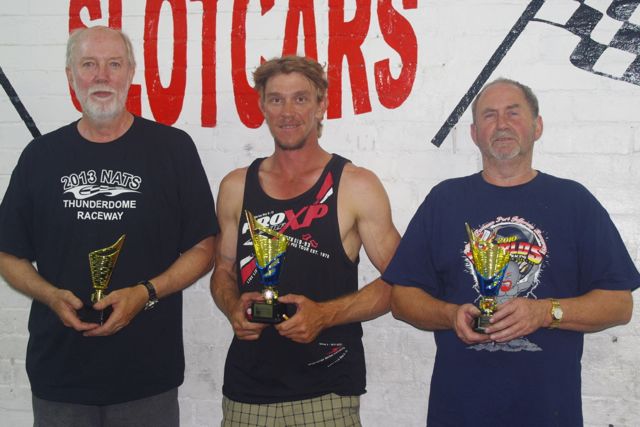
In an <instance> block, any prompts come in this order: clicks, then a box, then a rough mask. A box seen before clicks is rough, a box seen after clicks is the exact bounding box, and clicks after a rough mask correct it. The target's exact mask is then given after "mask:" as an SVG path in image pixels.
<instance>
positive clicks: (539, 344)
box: [383, 79, 640, 427]
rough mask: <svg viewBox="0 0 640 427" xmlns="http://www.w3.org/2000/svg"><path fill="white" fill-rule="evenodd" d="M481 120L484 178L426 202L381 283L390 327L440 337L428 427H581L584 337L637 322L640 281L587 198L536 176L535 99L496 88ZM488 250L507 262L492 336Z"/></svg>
mask: <svg viewBox="0 0 640 427" xmlns="http://www.w3.org/2000/svg"><path fill="white" fill-rule="evenodd" d="M472 110H473V124H472V125H471V136H472V138H473V141H474V142H475V144H476V145H477V146H478V148H479V149H480V152H481V154H482V162H483V170H482V171H481V172H480V173H477V174H474V175H471V176H468V177H463V178H457V179H450V180H447V181H444V182H442V183H440V184H438V185H437V186H436V187H434V188H433V189H432V190H431V192H430V193H429V195H428V196H427V198H426V199H425V201H424V202H423V204H422V205H421V206H420V208H419V209H418V211H417V212H416V214H415V216H414V218H413V219H412V221H411V223H410V224H409V227H408V228H407V231H406V233H405V235H404V237H403V239H402V241H401V244H400V246H399V247H398V250H397V252H396V255H395V257H394V259H393V260H392V262H391V263H390V265H389V267H388V268H387V270H386V271H385V273H384V275H383V279H385V280H386V281H388V282H389V283H393V284H395V285H396V286H394V288H393V293H392V311H393V314H394V316H395V317H396V318H398V319H401V320H404V321H406V322H408V323H410V324H412V325H414V326H416V327H417V328H420V329H426V330H431V331H434V335H435V341H436V345H437V353H436V360H435V365H434V370H433V376H432V380H431V391H430V397H429V414H428V418H427V425H428V426H470V425H473V426H474V427H478V426H492V427H493V426H515V425H517V426H532V427H533V426H536V427H537V426H563V427H566V426H581V425H582V404H581V392H580V381H581V379H580V370H581V366H580V359H581V357H582V348H583V335H584V333H585V332H595V331H600V330H603V329H606V328H609V327H611V326H614V325H620V324H624V323H627V322H629V320H630V318H631V313H632V304H633V301H632V297H631V291H632V290H634V289H635V288H637V287H638V285H639V284H640V275H639V274H638V271H637V269H636V267H635V266H634V264H633V262H632V261H631V259H630V257H629V254H628V252H627V250H626V248H625V246H624V244H623V242H622V240H621V238H620V235H619V234H618V231H617V230H616V228H615V226H614V225H613V223H612V221H611V219H610V218H609V215H608V214H607V212H606V211H605V209H604V208H603V207H602V206H601V205H600V203H598V201H597V200H596V199H595V198H594V197H593V196H592V195H591V194H590V193H589V192H588V191H587V190H586V189H585V188H584V187H583V186H581V185H580V184H578V183H576V182H573V181H569V180H566V179H560V178H556V177H553V176H550V175H547V174H544V173H542V172H539V171H537V170H535V169H533V168H532V155H533V146H534V143H535V141H537V140H538V139H539V138H540V136H541V134H542V129H543V125H542V118H541V117H540V115H539V114H538V101H537V99H536V97H535V95H534V94H533V93H532V91H531V89H530V88H528V87H527V86H525V85H522V84H521V83H518V82H515V81H512V80H508V79H498V80H496V81H494V82H491V83H489V84H488V85H487V86H485V88H484V89H483V90H482V91H481V92H480V94H479V95H478V97H477V98H476V100H475V101H474V103H473V105H472ZM465 224H469V226H470V228H471V230H470V233H471V234H469V233H468V232H467V229H466V227H465ZM470 240H472V242H470ZM481 241H483V242H482V244H486V245H489V244H490V245H494V247H497V248H500V251H502V252H503V253H504V254H505V256H506V259H505V265H504V267H502V268H501V269H500V272H501V273H502V274H504V277H503V279H502V282H501V283H500V284H499V288H497V296H496V299H497V303H498V308H497V311H495V313H494V314H493V316H492V318H491V321H490V324H489V326H488V327H487V328H486V330H485V332H486V333H479V332H476V331H474V327H473V325H474V321H475V320H476V318H478V317H479V316H480V314H481V312H480V310H479V309H478V308H477V304H478V301H479V300H480V297H481V295H480V287H481V285H482V283H479V279H478V276H477V274H476V271H475V270H476V268H479V266H477V265H475V262H474V257H473V255H472V252H473V250H472V248H471V245H472V244H474V242H475V243H477V242H481Z"/></svg>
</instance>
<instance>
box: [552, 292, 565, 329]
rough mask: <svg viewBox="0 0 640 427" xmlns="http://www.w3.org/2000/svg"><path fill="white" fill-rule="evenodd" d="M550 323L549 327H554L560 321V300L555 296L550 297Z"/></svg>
mask: <svg viewBox="0 0 640 427" xmlns="http://www.w3.org/2000/svg"><path fill="white" fill-rule="evenodd" d="M550 301H551V325H549V329H555V328H557V327H558V326H560V322H561V321H562V307H560V301H558V300H557V299H555V298H551V299H550Z"/></svg>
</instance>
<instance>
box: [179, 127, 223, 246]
mask: <svg viewBox="0 0 640 427" xmlns="http://www.w3.org/2000/svg"><path fill="white" fill-rule="evenodd" d="M179 151H180V152H179V154H178V156H179V158H180V163H181V164H180V165H179V169H178V170H179V179H180V183H179V188H180V210H181V212H180V213H181V228H182V237H181V241H180V250H181V252H186V251H187V250H189V249H191V248H192V247H193V246H195V245H196V244H197V243H198V242H200V241H201V240H203V239H205V238H207V237H209V236H212V235H216V234H218V232H219V226H218V220H217V217H216V212H215V205H214V201H213V195H212V193H211V187H210V186H209V181H208V180H207V175H206V173H205V171H204V167H203V166H202V162H201V160H200V156H199V155H198V151H197V150H196V147H195V144H194V143H193V140H192V139H191V138H190V137H189V136H188V135H186V134H185V141H183V143H182V144H180V148H179Z"/></svg>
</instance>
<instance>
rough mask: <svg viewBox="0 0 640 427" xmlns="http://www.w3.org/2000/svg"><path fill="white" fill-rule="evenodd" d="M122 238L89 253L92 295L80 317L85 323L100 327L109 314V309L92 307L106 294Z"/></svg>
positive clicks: (123, 236)
mask: <svg viewBox="0 0 640 427" xmlns="http://www.w3.org/2000/svg"><path fill="white" fill-rule="evenodd" d="M124 238H125V235H124V234H123V235H122V236H120V238H119V239H118V240H117V241H116V242H115V243H114V244H113V245H111V246H108V247H106V248H102V249H97V250H95V251H92V252H89V271H90V272H91V282H92V285H93V293H92V294H91V297H90V300H89V301H90V302H87V303H85V308H84V310H83V314H82V316H81V317H82V320H83V321H85V322H89V323H98V324H100V325H102V324H103V323H104V322H106V320H107V318H108V317H109V315H110V314H111V311H112V310H111V307H108V308H107V309H104V310H94V309H93V308H92V305H93V304H95V303H97V302H98V301H100V300H101V299H102V298H104V297H105V296H106V294H107V287H108V286H109V282H110V281H111V273H113V268H114V267H115V266H116V261H117V260H118V255H120V250H121V249H122V245H123V244H124Z"/></svg>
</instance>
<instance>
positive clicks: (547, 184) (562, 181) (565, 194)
mask: <svg viewBox="0 0 640 427" xmlns="http://www.w3.org/2000/svg"><path fill="white" fill-rule="evenodd" d="M539 179H540V186H541V187H542V189H543V191H545V192H548V193H549V194H550V195H552V196H553V197H554V198H556V199H560V200H565V201H568V202H569V203H571V204H575V203H576V202H578V203H579V202H585V203H591V202H594V201H595V202H597V200H596V198H595V196H594V195H593V194H591V192H590V191H589V190H588V189H587V187H585V186H584V185H582V184H581V183H579V182H577V181H574V180H571V179H567V178H559V177H556V176H553V175H549V174H546V173H543V172H539ZM550 189H551V190H552V191H549V190H550Z"/></svg>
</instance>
